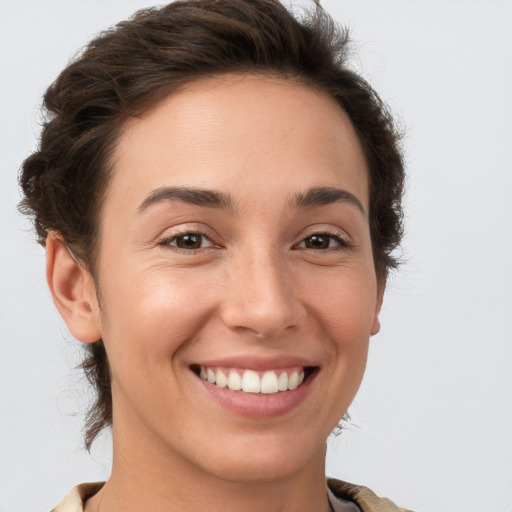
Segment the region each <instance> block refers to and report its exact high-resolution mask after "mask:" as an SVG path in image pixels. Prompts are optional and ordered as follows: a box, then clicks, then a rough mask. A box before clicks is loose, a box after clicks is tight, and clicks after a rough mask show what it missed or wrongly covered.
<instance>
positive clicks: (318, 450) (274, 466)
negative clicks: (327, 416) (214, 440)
mask: <svg viewBox="0 0 512 512" xmlns="http://www.w3.org/2000/svg"><path fill="white" fill-rule="evenodd" d="M215 459H217V460H215ZM203 460H204V459H203ZM210 460H211V461H212V462H213V461H214V460H215V463H212V464H208V466H209V467H208V468H206V467H205V469H206V470H207V471H208V472H209V473H210V474H212V475H215V476H216V477H217V478H221V479H223V480H225V481H228V482H232V483H254V484H264V483H271V482H277V481H280V480H283V479H286V478H289V477H291V476H293V475H296V474H297V473H300V472H302V471H304V470H306V468H309V467H312V466H314V467H318V466H319V467H320V468H321V470H322V472H323V464H324V461H325V442H323V443H321V444H320V446H317V445H315V446H313V445H312V444H310V445H309V448H308V443H307V442H305V441H304V439H302V440H299V441H297V440H293V439H292V436H289V437H288V438H287V439H285V440H282V439H281V440H279V439H273V440H272V441H271V442H269V440H268V439H267V440H265V439H260V440H257V441H256V440H253V441H248V445H247V446H240V445H238V446H233V448H232V449H231V450H230V451H229V455H228V456H223V457H220V458H219V457H212V459H210Z"/></svg>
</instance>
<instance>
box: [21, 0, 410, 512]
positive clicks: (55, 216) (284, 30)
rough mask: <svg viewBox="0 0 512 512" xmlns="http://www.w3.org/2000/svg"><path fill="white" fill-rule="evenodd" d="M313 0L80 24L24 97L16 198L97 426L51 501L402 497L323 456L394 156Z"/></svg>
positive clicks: (373, 307) (361, 347)
mask: <svg viewBox="0 0 512 512" xmlns="http://www.w3.org/2000/svg"><path fill="white" fill-rule="evenodd" d="M346 46H347V38H346V35H345V34H344V33H343V32H340V31H339V30H338V29H337V28H336V27H335V25H334V24H333V22H332V20H331V19H330V18H329V17H328V16H327V15H326V14H325V13H324V12H323V11H322V10H321V8H320V7H317V9H316V11H315V12H314V13H313V14H311V15H310V16H309V17H307V18H305V19H304V20H302V21H300V22H299V21H297V20H296V19H295V18H294V17H293V16H292V15H291V14H290V13H289V12H287V11H286V10H285V9H284V8H283V7H282V6H281V5H280V4H279V3H278V2H277V1H275V0H256V1H251V2H247V1H242V0H189V1H183V2H175V3H173V4H170V5H168V6H167V7H164V8H162V9H159V10H147V11H143V12H140V13H138V14H137V15H136V16H135V17H134V18H133V19H131V20H129V21H127V22H124V23H121V24H119V25H118V26H117V27H116V28H115V29H113V30H111V31H110V32H107V33H105V34H103V35H101V36H100V37H99V38H97V39H96V40H94V41H92V42H91V43H90V45H89V46H88V48H87V49H86V50H85V52H84V53H83V54H82V55H81V56H80V57H79V58H78V59H77V60H76V61H75V62H73V63H71V64H70V65H69V66H68V67H67V68H66V69H65V70H64V71H63V72H62V73H61V75H60V76H59V78H58V79H57V80H56V82H55V83H54V84H53V85H52V86H51V87H50V88H49V90H48V91H47V93H46V96H45V108H46V109H47V111H48V114H49V116H48V120H47V122H46V124H45V126H44V128H43V133H42V137H41V144H40V149H39V150H38V151H37V152H36V153H34V154H33V155H32V156H30V157H29V158H28V159H27V160H26V161H25V163H24V165H23V170H22V176H21V184H22V187H23V191H24V194H25V199H24V200H23V203H22V208H23V209H24V210H25V211H26V212H27V213H29V214H31V215H32V216H33V218H34V223H35V227H36V230H37V233H38V237H39V241H40V242H41V243H42V244H44V245H45V246H46V251H47V278H48V284H49V287H50V291H51V293H52V296H53V299H54V302H55V304H56V306H57V308H58V310H59V312H60V314H61V315H62V317H63V319H64V321H65V322H66V324H67V326H68V328H69V330H70V332H71V334H72V335H73V336H74V337H75V338H76V339H78V340H80V341H81V342H83V343H84V344H86V345H87V346H88V350H89V353H90V355H89V357H88V359H87V360H86V361H84V363H83V368H84V370H85V372H86V374H87V376H88V377H89V379H90V380H91V382H92V384H93V385H94V386H95V389H96V392H97V400H96V402H95V404H94V405H93V407H92V408H91V410H90V411H89V416H88V423H87V433H86V444H87V446H88V447H90V446H91V443H92V442H93V440H94V438H95V437H96V436H97V434H98V433H99V432H100V431H101V429H102V428H104V427H106V426H110V425H111V426H112V432H113V443H114V456H113V469H112V474H111V477H110V478H109V480H108V481H107V482H106V483H105V484H102V483H100V484H84V485H81V486H78V487H77V488H75V489H74V490H73V491H72V492H71V494H70V495H69V496H68V497H67V498H65V500H64V501H63V502H62V503H61V504H60V505H59V506H58V507H57V508H56V509H55V511H57V512H65V511H67V510H85V512H108V511H110V510H112V511H114V510H126V511H130V510H148V511H151V510H210V511H215V510H222V511H224V512H225V511H229V510H235V509H236V510H247V511H251V510H269V511H272V510H276V511H277V510H304V511H309V510H315V511H317V510H326V511H327V510H342V511H351V510H362V511H387V510H389V511H393V510H395V511H396V510H402V509H399V508H398V507H396V506H395V505H393V504H392V503H391V502H390V501H388V500H386V499H381V498H378V497H377V496H376V495H374V494H373V493H372V492H371V491H369V490H368V489H365V488H362V487H358V486H354V485H351V484H347V483H344V482H339V481H330V482H329V485H328V489H327V490H326V484H325V477H324V463H325V442H326V438H327V436H328V435H329V433H330V432H331V431H332V430H333V428H335V427H336V425H337V423H338V421H339V420H340V418H341V417H342V416H343V415H344V413H345V412H346V410H347V408H348V406H349V404H350V402H351V401H352V399H353V397H354V396H355V393H356V392H357V389H358V387H359V384H360V382H361V379H362V375H363V372H364V366H365V362H366V355H367V350H368V341H369V337H370V336H371V335H373V334H376V333H377V332H378V331H379V328H380V326H379V320H378V315H379V310H380V307H381V303H382V297H383V292H384V288H385V282H386V275H387V270H388V269H390V268H392V267H394V266H395V260H394V259H393V256H392V254H391V252H392V250H393V249H394V248H395V247H396V245H397V244H398V243H399V240H400V236H401V205H400V200H401V193H402V185H403V165H402V159H401V155H400V152H399V150H398V149H397V136H396V134H395V132H394V129H393V125H392V121H391V119H390V117H389V115H388V114H387V112H386V109H385V107H384V106H383V105H382V103H381V102H380V100H379V99H378V97H377V95H376V94H375V92H374V91H373V90H372V89H371V88H370V87H369V86H368V85H367V84H366V83H365V82H364V81H363V80H362V79H361V78H360V77H358V76H357V75H355V74H354V73H353V72H352V71H350V70H348V69H347V67H346V65H345V61H346Z"/></svg>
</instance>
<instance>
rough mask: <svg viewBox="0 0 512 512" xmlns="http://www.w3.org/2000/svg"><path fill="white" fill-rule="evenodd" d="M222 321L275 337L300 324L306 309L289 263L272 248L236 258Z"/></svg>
mask: <svg viewBox="0 0 512 512" xmlns="http://www.w3.org/2000/svg"><path fill="white" fill-rule="evenodd" d="M226 285H227V286H226V294H227V295H226V297H225V300H224V301H223V304H222V307H221V317H222V321H223V323H224V324H225V325H226V326H227V327H229V328H230V329H234V330H236V331H238V332H239V333H244V334H248V335H252V336H254V337H257V338H276V337H279V336H280V335H283V334H284V333H285V332H288V331H290V330H293V329H294V328H297V327H298V326H299V325H300V323H301V322H302V321H303V318H304V316H305V309H304V306H303V304H302V302H301V301H300V299H299V297H298V294H297V291H296V283H294V282H293V276H292V275H291V269H290V266H289V263H288V264H287V262H285V261H283V258H280V257H279V255H277V254H273V253H272V252H270V251H258V252H257V253H255V252H252V253H251V254H250V255H248V256H246V257H243V256H241V257H240V258H236V260H235V261H232V262H231V265H230V268H229V278H228V283H226Z"/></svg>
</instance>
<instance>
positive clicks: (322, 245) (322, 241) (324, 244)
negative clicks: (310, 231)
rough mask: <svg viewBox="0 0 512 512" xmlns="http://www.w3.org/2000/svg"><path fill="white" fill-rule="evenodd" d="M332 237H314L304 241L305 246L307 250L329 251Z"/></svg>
mask: <svg viewBox="0 0 512 512" xmlns="http://www.w3.org/2000/svg"><path fill="white" fill-rule="evenodd" d="M331 238H332V237H330V236H327V235H312V236H308V237H307V238H305V239H304V246H305V247H306V248H307V249H328V248H329V246H330V243H331Z"/></svg>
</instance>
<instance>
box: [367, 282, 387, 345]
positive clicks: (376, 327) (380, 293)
mask: <svg viewBox="0 0 512 512" xmlns="http://www.w3.org/2000/svg"><path fill="white" fill-rule="evenodd" d="M387 276H388V273H387V272H386V273H385V274H384V275H383V276H382V277H380V278H378V280H377V302H376V307H375V315H374V317H373V324H372V328H371V331H370V334H371V335H372V336H375V334H378V332H379V331H380V320H379V315H380V310H381V308H382V301H383V299H384V290H385V289H386V280H387Z"/></svg>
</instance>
